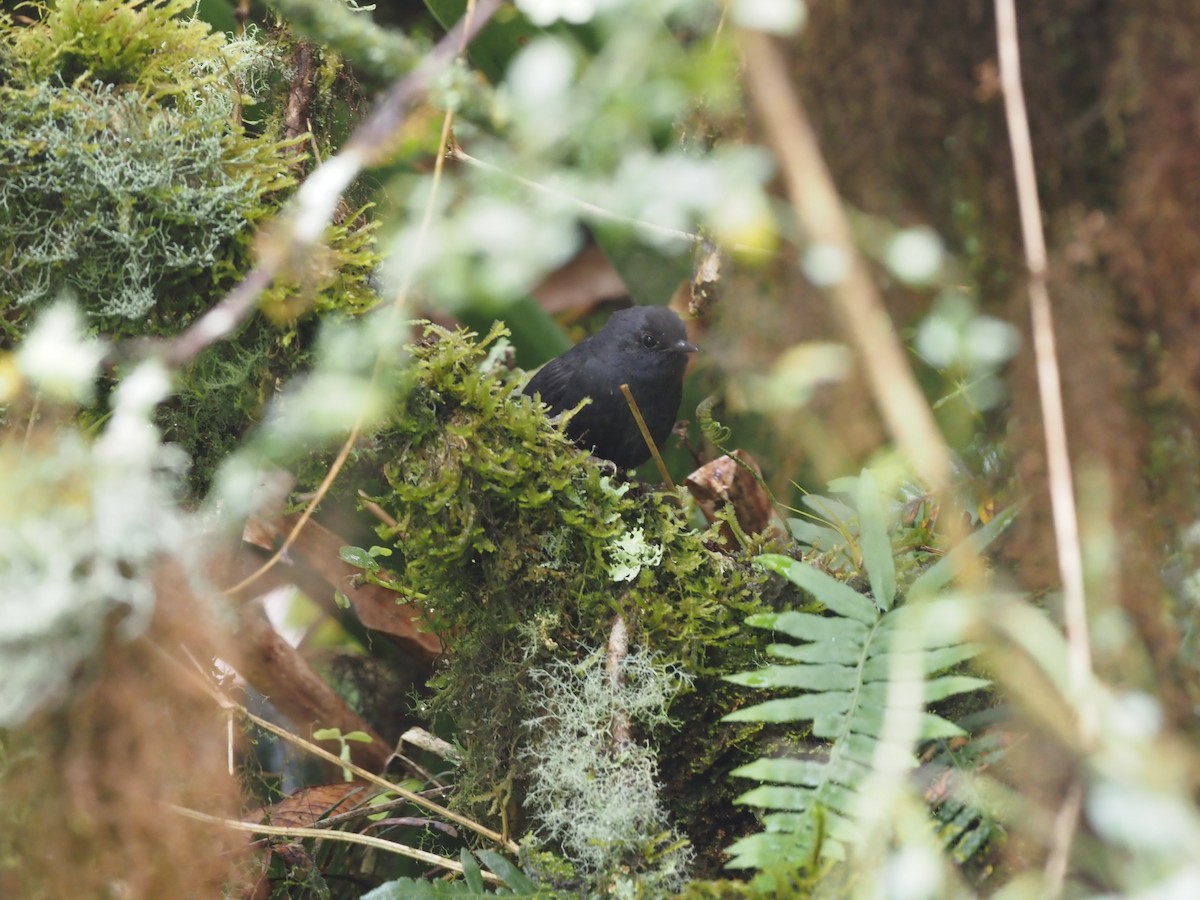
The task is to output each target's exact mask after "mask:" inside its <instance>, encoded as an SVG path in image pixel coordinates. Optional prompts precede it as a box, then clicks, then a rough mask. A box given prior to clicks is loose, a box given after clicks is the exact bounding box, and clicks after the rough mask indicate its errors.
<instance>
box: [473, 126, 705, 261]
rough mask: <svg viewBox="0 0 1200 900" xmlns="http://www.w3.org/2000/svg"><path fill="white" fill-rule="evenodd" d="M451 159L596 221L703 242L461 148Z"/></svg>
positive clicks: (689, 241) (698, 236) (693, 235)
mask: <svg viewBox="0 0 1200 900" xmlns="http://www.w3.org/2000/svg"><path fill="white" fill-rule="evenodd" d="M450 157H451V158H452V159H454V160H457V161H458V162H462V163H466V164H467V165H469V166H472V167H474V168H476V169H480V170H482V171H484V172H491V173H493V174H495V175H501V176H503V177H504V178H508V179H510V180H512V181H515V182H516V183H517V184H520V185H522V186H524V187H527V188H529V189H530V190H534V191H537V192H539V193H542V194H547V195H548V196H551V197H554V198H555V199H557V200H563V201H565V202H567V203H570V204H571V205H572V206H576V207H578V208H579V209H581V210H583V211H584V212H586V213H587V214H588V215H591V216H593V217H595V218H597V219H606V220H608V221H610V222H619V223H620V224H622V225H629V226H630V227H632V228H636V229H639V230H641V231H649V232H651V233H653V234H661V235H664V236H666V237H672V238H678V239H679V240H681V241H687V242H688V243H689V244H698V243H699V242H700V241H701V240H702V238H701V237H700V235H698V234H692V233H691V232H690V231H680V230H679V229H677V228H667V227H666V226H663V225H655V224H654V223H653V222H646V221H643V220H642V219H635V218H632V217H631V216H623V215H621V214H620V213H615V212H613V211H612V210H611V209H605V208H604V207H603V206H597V205H596V204H595V203H589V202H588V201H587V200H582V199H580V198H579V197H576V196H573V195H571V194H567V193H564V192H563V191H560V190H557V189H555V188H552V187H550V186H549V185H547V184H542V183H541V182H540V181H534V180H533V179H532V178H526V177H524V176H523V175H517V174H516V173H514V172H509V171H508V170H506V169H502V168H500V167H499V166H497V165H495V164H494V163H490V162H486V161H485V160H482V159H479V158H478V157H475V156H471V155H470V154H469V153H467V152H465V151H464V150H463V149H462V148H461V147H457V146H456V147H454V148H452V149H451V150H450Z"/></svg>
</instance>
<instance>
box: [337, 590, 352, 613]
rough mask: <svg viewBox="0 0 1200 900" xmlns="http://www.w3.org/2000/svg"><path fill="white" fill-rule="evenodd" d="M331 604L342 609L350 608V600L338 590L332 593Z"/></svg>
mask: <svg viewBox="0 0 1200 900" xmlns="http://www.w3.org/2000/svg"><path fill="white" fill-rule="evenodd" d="M333 602H334V603H336V604H337V605H338V606H339V607H341V608H342V609H349V608H350V598H349V597H347V596H346V594H345V593H344V592H343V591H340V590H338V591H334V592H333Z"/></svg>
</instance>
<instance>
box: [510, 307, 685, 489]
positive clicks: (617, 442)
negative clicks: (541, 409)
mask: <svg viewBox="0 0 1200 900" xmlns="http://www.w3.org/2000/svg"><path fill="white" fill-rule="evenodd" d="M695 352H696V348H695V347H693V346H692V345H691V344H689V343H688V340H687V330H686V329H685V328H684V327H683V322H682V321H681V320H680V318H679V316H677V315H675V313H673V312H671V310H669V309H667V308H665V307H662V306H635V307H634V308H632V309H622V310H619V311H617V312H615V313H613V314H612V317H611V318H610V319H609V320H608V321H607V322H606V323H605V324H604V327H603V328H601V329H600V331H598V332H597V333H596V334H594V335H592V336H591V337H590V338H587V339H586V340H584V341H581V342H580V343H578V344H576V345H575V346H574V347H572V348H571V349H570V350H568V351H567V352H566V353H564V354H562V356H559V357H556V358H554V359H552V360H550V362H548V363H546V365H544V366H543V367H542V368H541V370H540V371H539V372H538V373H537V374H536V375H534V376H533V378H532V379H530V382H529V384H527V385H526V386H525V393H526V394H530V395H533V394H539V395H541V398H542V402H543V403H545V404H546V405H547V406H549V407H550V414H551V415H556V414H558V413H560V412H562V411H563V410H566V409H572V408H573V407H575V406H576V405H577V404H578V403H579V401H580V400H582V399H583V398H584V397H591V398H592V402H591V403H589V404H588V405H587V406H585V407H584V408H583V409H581V410H580V411H579V412H578V413H577V414H576V415H575V417H574V418H572V419H571V421H570V422H569V423H568V424H567V434H568V435H569V436H570V438H571V440H573V441H574V442H575V443H576V444H578V445H579V446H580V447H583V448H585V449H589V450H591V451H592V453H593V454H595V455H596V456H598V457H600V458H601V459H607V460H611V461H612V462H614V463H616V465H618V466H620V467H621V468H623V469H632V468H634V467H636V466H639V465H641V464H642V463H644V462H645V461H646V460H648V459H649V458H650V449H649V448H648V447H647V446H646V442H645V440H643V439H642V433H641V432H640V431H639V430H638V427H637V422H636V421H635V420H634V418H633V413H632V412H631V411H630V409H629V404H627V403H626V402H625V396H624V395H623V394H622V393H621V385H622V384H623V383H624V384H628V385H629V390H630V391H631V392H632V393H633V397H634V399H635V400H637V404H638V408H639V409H640V410H641V411H642V417H643V418H644V419H645V420H646V426H647V427H648V428H649V429H650V434H651V436H652V437H653V438H654V443H655V444H657V445H660V446H661V445H662V442H663V441H664V440H666V438H667V435H669V434H670V433H671V429H672V428H674V427H675V417H676V416H677V415H678V414H679V401H680V400H681V399H682V397H683V373H684V370H685V369H686V368H687V362H688V354H689V353H695Z"/></svg>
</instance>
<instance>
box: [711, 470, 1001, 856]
mask: <svg viewBox="0 0 1200 900" xmlns="http://www.w3.org/2000/svg"><path fill="white" fill-rule="evenodd" d="M855 488H856V490H855V494H856V495H857V503H856V507H857V513H858V524H859V534H858V547H859V549H860V551H861V554H862V565H863V568H864V569H865V570H866V571H865V574H866V576H867V579H868V581H869V583H870V587H871V592H870V594H867V593H865V592H860V591H858V590H855V589H854V588H852V587H850V586H849V585H847V584H846V583H844V582H842V581H839V580H837V579H836V578H833V577H831V576H830V575H829V574H827V573H826V572H824V571H822V570H821V569H819V568H817V567H816V566H813V565H810V564H807V563H801V562H796V561H795V560H792V559H788V558H787V557H782V556H777V555H766V556H763V557H760V559H759V562H760V563H761V564H762V565H763V566H764V567H766V568H767V569H769V570H771V571H773V572H775V573H777V574H779V575H781V576H783V577H784V578H786V579H787V580H788V581H789V582H790V583H792V584H793V585H795V586H796V587H798V588H800V589H802V590H803V591H805V592H806V593H808V594H810V595H811V596H812V597H814V598H815V599H816V600H817V601H818V602H820V603H821V604H822V606H823V607H824V608H825V614H823V615H816V614H813V613H807V612H795V611H792V612H784V613H772V614H765V615H757V616H752V617H750V618H749V619H748V620H747V624H749V625H751V626H754V627H757V628H764V629H769V630H772V631H774V632H776V633H782V634H783V635H786V636H787V637H790V638H793V639H795V641H797V643H777V644H772V645H770V646H769V647H768V648H767V652H768V654H769V655H770V656H772V657H774V658H776V659H778V660H781V662H780V663H777V664H772V665H767V666H764V667H762V668H760V669H757V670H754V671H750V672H744V673H741V674H738V675H733V676H730V677H729V680H730V681H733V682H735V683H737V684H742V685H746V686H750V687H755V688H759V689H767V690H775V691H782V692H785V695H784V696H780V697H777V698H774V699H771V700H767V701H765V702H762V703H758V704H755V705H753V706H749V707H746V708H743V709H739V710H737V711H736V712H734V713H732V714H730V715H729V716H727V717H726V719H727V721H734V722H741V721H760V722H809V723H811V727H812V734H813V736H814V737H816V738H820V739H822V741H825V742H827V743H826V744H825V745H823V746H821V747H819V748H815V749H814V750H813V751H812V752H810V753H809V754H806V756H805V757H804V758H781V757H764V758H762V759H758V760H756V761H755V762H753V763H750V764H749V765H746V766H743V767H741V768H739V769H738V770H736V771H735V772H734V774H735V775H738V776H741V777H745V778H753V779H756V780H759V781H761V782H763V784H761V785H760V786H759V787H757V788H754V789H752V790H750V791H748V792H746V793H745V794H743V795H742V796H741V797H740V798H739V802H741V803H746V804H750V805H753V806H757V807H761V808H763V809H766V810H770V812H768V813H767V814H766V815H765V816H764V819H763V824H764V825H765V828H766V830H765V831H764V832H761V833H758V834H755V835H751V836H749V837H746V838H743V839H742V840H740V841H737V842H736V843H735V844H734V845H733V846H732V847H730V853H732V854H733V857H734V858H733V860H732V861H731V862H730V866H732V867H735V868H765V867H768V866H773V865H776V864H777V863H779V862H780V861H785V862H787V863H789V864H791V865H798V866H805V867H808V868H810V869H815V868H817V867H818V865H819V864H820V861H821V860H822V859H826V860H836V859H843V858H844V857H845V848H846V845H847V844H848V843H852V842H853V841H854V839H855V837H856V828H855V819H856V817H857V811H858V807H859V804H861V803H863V802H864V798H863V796H862V795H861V793H860V791H861V789H862V788H863V787H864V786H865V785H866V784H867V782H868V779H869V776H870V775H871V774H872V772H873V771H874V769H875V768H876V767H877V766H878V765H879V759H880V756H881V754H885V755H886V754H890V755H891V759H893V760H894V759H896V757H897V755H901V756H903V755H905V754H907V755H908V756H909V757H910V759H909V761H908V765H910V766H911V765H915V758H911V756H912V751H913V749H914V748H913V747H911V746H910V747H907V748H905V747H896V746H892V745H889V744H888V743H886V742H884V727H885V722H886V719H887V716H888V713H889V709H890V707H891V705H892V704H893V703H895V702H896V700H895V699H894V697H895V695H894V694H893V691H895V690H896V689H897V685H900V686H902V687H908V688H913V687H914V686H913V685H912V684H911V683H910V679H913V678H915V679H917V681H916V684H915V689H916V690H917V691H918V693H919V694H920V695H922V696H923V698H924V700H923V704H924V705H928V704H930V703H936V702H938V701H941V700H944V699H946V698H948V697H952V696H955V695H957V694H961V693H964V692H968V691H974V690H978V689H979V688H982V687H984V686H986V685H987V683H988V682H986V681H984V680H983V679H980V678H975V677H971V676H966V675H960V674H946V673H947V671H948V670H952V669H954V668H955V667H957V666H959V664H961V663H962V662H964V661H965V660H967V659H970V658H971V657H973V656H975V655H976V654H977V653H979V651H980V650H981V648H980V647H979V646H978V645H974V644H968V643H963V642H962V641H961V639H960V638H959V637H958V636H957V634H956V633H953V632H952V631H950V632H940V631H938V630H937V629H933V628H930V627H929V625H928V623H927V622H925V621H924V620H923V619H922V618H921V617H920V609H921V608H920V604H919V603H912V604H910V605H900V601H901V600H903V599H904V597H903V596H902V595H901V594H900V592H899V591H898V587H897V581H896V565H895V562H894V559H893V549H892V542H891V540H890V539H889V536H888V525H887V521H886V517H885V515H884V511H883V503H882V499H881V497H880V494H879V491H878V490H877V488H876V487H875V485H874V480H873V478H872V477H871V475H870V473H869V472H864V473H863V475H862V476H861V477H860V478H859V479H858V482H857V485H856V486H855ZM1010 518H1011V516H1002V517H999V518H997V519H996V520H994V521H993V523H992V524H991V525H989V526H988V529H987V530H986V531H985V532H984V533H981V535H980V536H979V540H978V541H977V542H976V543H986V541H987V540H990V538H991V537H993V536H994V535H995V534H996V533H997V532H998V531H999V530H1000V529H1001V528H1003V526H1004V525H1005V524H1007V522H1008V521H1009V520H1010ZM956 563H957V559H956V558H954V557H947V558H945V559H943V560H941V561H940V562H938V563H936V564H935V565H934V566H932V567H930V568H929V569H928V570H927V571H925V572H924V573H923V574H922V575H920V576H919V577H917V578H915V579H914V580H912V582H911V583H910V584H909V585H908V588H907V591H906V592H904V593H905V594H906V595H907V598H908V599H910V600H915V599H917V598H928V597H930V596H932V595H933V594H934V593H935V592H936V591H937V590H938V589H940V588H941V587H943V586H944V585H945V583H946V582H947V581H948V580H949V578H950V577H951V576H952V574H953V572H954V571H955V569H954V566H955V565H956ZM918 733H919V737H920V738H923V739H932V738H944V737H949V736H952V735H959V734H962V733H963V732H962V730H961V729H960V728H959V727H958V726H957V725H955V724H954V723H953V722H951V721H949V720H947V719H946V718H944V717H943V716H941V715H939V714H937V713H934V712H930V711H928V710H927V709H924V710H923V711H921V712H919V720H918Z"/></svg>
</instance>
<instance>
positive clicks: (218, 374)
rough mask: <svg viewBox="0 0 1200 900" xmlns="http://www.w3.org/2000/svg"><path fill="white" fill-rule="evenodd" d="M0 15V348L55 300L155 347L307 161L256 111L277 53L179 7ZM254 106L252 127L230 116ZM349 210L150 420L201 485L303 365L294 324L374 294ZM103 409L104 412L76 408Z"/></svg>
mask: <svg viewBox="0 0 1200 900" xmlns="http://www.w3.org/2000/svg"><path fill="white" fill-rule="evenodd" d="M35 9H36V11H37V13H38V14H39V17H38V19H37V21H35V22H34V23H32V24H18V23H17V22H16V20H15V19H13V18H11V17H7V16H4V15H3V14H0V172H3V173H4V177H3V178H0V310H2V311H3V313H4V314H3V315H0V345H7V344H11V343H15V342H16V341H18V340H20V338H21V336H22V335H23V333H24V331H25V328H26V327H27V324H28V322H29V320H30V318H31V316H32V315H33V314H34V313H36V311H37V310H38V309H39V308H42V307H44V306H46V305H47V304H49V303H50V302H53V301H54V300H56V299H57V298H58V297H59V296H60V295H61V294H62V293H63V292H68V293H70V294H72V295H73V296H74V297H75V299H76V301H77V303H78V304H79V306H80V308H81V309H82V310H83V311H84V312H85V314H86V315H87V317H88V322H89V326H90V327H91V328H92V329H93V330H94V331H97V332H104V333H106V334H108V335H111V336H114V337H144V336H154V337H163V336H168V337H169V336H173V335H176V334H178V333H179V332H180V331H182V330H183V329H184V328H185V327H187V326H188V325H189V324H190V323H191V322H193V321H194V320H195V318H196V317H197V316H198V315H200V314H201V313H202V312H204V311H205V310H207V309H209V308H211V307H212V306H213V305H214V304H216V303H217V302H218V300H219V299H220V298H221V297H222V296H223V295H224V294H225V292H226V291H227V290H229V289H230V288H231V287H232V286H233V285H234V284H235V283H236V282H237V281H238V280H239V279H240V278H241V277H243V275H244V274H245V272H246V271H247V270H248V269H249V268H250V267H251V265H252V264H253V261H254V259H255V256H256V251H257V250H258V249H259V248H258V247H257V246H256V243H257V242H258V241H260V240H271V238H270V237H267V238H265V239H262V238H259V237H258V236H257V232H258V231H259V230H260V229H259V226H261V225H262V224H263V223H264V222H265V221H266V220H268V219H270V217H272V216H273V215H274V214H275V213H276V212H277V211H278V210H279V208H280V206H281V205H282V203H283V202H284V201H285V200H286V199H287V197H288V196H289V195H290V193H291V190H292V189H293V188H294V186H295V184H296V182H297V179H298V178H299V176H300V175H301V174H302V172H303V168H304V166H305V164H306V158H305V157H304V156H303V155H302V154H300V153H299V152H298V151H297V149H296V144H297V139H287V140H284V139H282V138H281V136H280V135H281V128H282V126H281V124H280V123H279V121H278V118H279V117H278V116H277V115H275V114H274V113H272V110H273V109H276V108H278V107H280V106H281V102H280V100H281V98H280V96H279V92H281V91H284V90H286V87H287V85H286V83H284V82H282V81H281V80H280V79H279V78H277V77H275V78H272V73H273V72H274V73H276V74H277V71H278V68H279V60H280V58H281V55H282V54H281V52H280V49H279V47H278V46H276V45H272V44H264V43H261V42H260V41H258V40H257V38H256V36H255V35H254V34H251V33H247V35H246V36H245V37H242V38H239V39H237V40H231V39H227V38H226V37H225V36H223V35H219V34H213V33H211V32H210V29H209V27H208V26H207V25H206V24H204V23H203V22H202V21H200V20H197V19H193V18H191V13H192V10H193V4H192V2H191V0H157V2H136V0H86V2H85V0H63V2H59V3H57V4H55V5H54V6H52V7H50V6H47V7H35ZM255 105H259V108H258V109H256V110H255V111H254V113H255V121H253V122H251V121H250V119H251V116H250V115H249V114H248V111H249V110H250V109H251V108H252V107H254V106H255ZM366 212H367V210H366V209H360V210H358V211H357V212H354V213H352V214H350V215H347V216H346V217H345V218H344V219H342V220H340V221H339V222H338V223H337V224H335V225H332V226H330V227H329V229H327V231H326V235H325V241H324V244H323V246H322V248H321V250H319V251H318V252H314V253H311V254H308V255H307V256H306V258H305V259H304V260H303V261H302V264H301V265H300V266H297V267H295V268H293V270H291V271H288V272H285V273H283V274H282V275H281V276H280V277H279V278H278V279H276V280H275V282H274V283H273V284H272V286H271V287H270V288H269V289H268V290H267V291H266V292H265V293H264V295H263V298H262V309H263V310H264V311H265V312H266V313H267V317H268V319H269V320H270V321H268V320H264V319H261V318H258V317H255V318H254V319H252V320H251V321H250V322H248V323H247V325H246V326H245V327H244V328H243V329H242V331H241V333H240V334H239V335H238V336H237V337H236V338H235V339H233V340H231V341H228V342H225V343H222V344H221V345H219V346H216V347H213V348H210V349H209V350H207V351H206V352H205V353H204V354H202V355H201V356H200V357H199V358H198V359H196V360H195V361H194V362H193V363H192V365H191V366H190V367H189V368H188V369H187V370H186V371H184V372H183V373H181V377H180V379H179V382H178V396H177V398H176V399H175V400H174V401H173V402H172V404H170V406H169V407H168V408H166V409H165V410H164V411H163V415H162V416H161V418H160V425H161V426H162V427H163V429H164V431H166V432H167V434H168V435H169V438H170V439H171V440H172V441H175V442H177V443H179V444H180V445H182V446H183V447H184V448H185V449H186V450H187V451H188V452H189V453H190V454H191V455H192V457H193V459H194V466H193V470H192V477H191V483H192V486H193V489H194V491H195V492H196V493H202V492H203V491H204V490H205V489H206V487H207V485H208V483H209V480H210V478H211V474H212V472H213V470H214V469H215V467H216V466H217V465H218V464H219V462H220V460H221V459H222V458H223V457H224V456H225V455H226V454H227V453H228V452H229V451H230V450H231V449H233V447H234V446H235V445H236V444H237V442H238V441H240V439H241V438H242V437H243V435H244V434H245V433H246V432H247V431H248V430H249V429H250V427H251V426H252V425H253V424H254V423H255V422H256V421H257V419H258V417H259V415H260V413H261V410H262V409H263V407H264V405H265V403H266V401H267V400H268V399H269V398H270V396H271V395H272V393H273V392H274V390H275V387H276V385H277V384H279V383H282V381H284V380H286V379H287V378H288V377H290V376H291V375H293V374H295V373H296V372H297V371H300V370H301V369H302V368H303V367H304V366H305V365H306V364H307V362H308V360H309V353H308V350H307V346H306V344H307V342H306V340H305V337H304V335H305V333H306V331H307V330H308V329H309V326H308V323H307V322H306V321H305V317H306V316H307V315H308V314H309V313H310V311H312V310H315V311H317V312H319V313H323V314H332V315H343V314H349V315H354V314H358V313H360V312H362V311H364V310H366V309H368V308H369V307H370V306H372V305H373V304H374V303H375V302H376V298H375V295H374V293H373V291H372V288H371V276H372V272H373V271H374V269H375V267H376V266H377V265H378V262H379V256H378V254H377V253H376V252H375V243H374V241H375V234H374V224H373V223H372V222H371V221H370V220H369V219H368V218H367V216H366ZM92 412H93V414H94V415H96V416H99V415H102V411H99V410H96V411H92Z"/></svg>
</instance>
